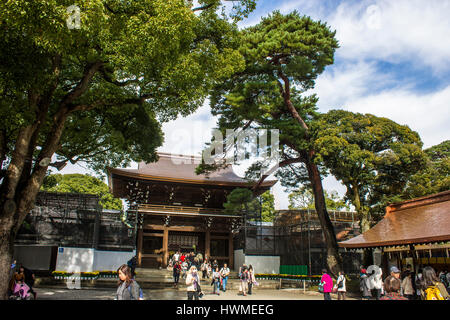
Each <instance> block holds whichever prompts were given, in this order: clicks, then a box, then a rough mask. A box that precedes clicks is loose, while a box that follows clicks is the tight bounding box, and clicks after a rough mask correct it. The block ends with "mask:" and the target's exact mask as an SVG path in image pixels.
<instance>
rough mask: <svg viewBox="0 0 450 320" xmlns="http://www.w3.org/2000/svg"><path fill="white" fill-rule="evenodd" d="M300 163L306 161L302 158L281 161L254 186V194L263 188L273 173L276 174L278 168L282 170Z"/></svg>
mask: <svg viewBox="0 0 450 320" xmlns="http://www.w3.org/2000/svg"><path fill="white" fill-rule="evenodd" d="M298 162H305V159H304V158H303V157H301V156H300V157H298V158H288V159H285V160H283V161H281V162H280V163H278V164H276V165H274V166H273V167H272V168H271V169H270V170H269V171H267V172H266V173H265V174H263V175H262V176H261V178H260V179H259V180H258V182H257V183H256V184H255V185H254V186H253V191H254V192H255V191H257V190H258V188H259V187H260V186H261V184H262V183H263V182H264V180H265V179H266V178H267V177H268V176H270V175H271V174H272V173H274V172H275V171H276V170H277V169H278V168H282V167H284V166H287V165H289V164H292V163H298Z"/></svg>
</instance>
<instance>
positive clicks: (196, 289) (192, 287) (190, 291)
mask: <svg viewBox="0 0 450 320" xmlns="http://www.w3.org/2000/svg"><path fill="white" fill-rule="evenodd" d="M186 291H187V298H188V300H192V299H195V300H199V296H200V295H203V294H202V292H201V287H200V279H199V277H198V274H197V268H196V267H195V266H192V267H191V268H190V269H189V271H188V273H187V277H186Z"/></svg>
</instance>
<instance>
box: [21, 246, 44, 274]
mask: <svg viewBox="0 0 450 320" xmlns="http://www.w3.org/2000/svg"><path fill="white" fill-rule="evenodd" d="M51 255H52V247H51V246H31V245H14V259H15V260H17V263H18V264H23V265H24V266H25V267H26V268H29V269H31V270H49V269H50V260H51Z"/></svg>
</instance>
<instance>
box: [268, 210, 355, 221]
mask: <svg viewBox="0 0 450 320" xmlns="http://www.w3.org/2000/svg"><path fill="white" fill-rule="evenodd" d="M293 213H295V215H292V214H293ZM278 214H279V215H280V216H279V217H278V221H276V222H275V223H276V224H283V223H286V222H289V223H292V224H295V223H298V222H303V221H308V220H310V221H315V220H319V217H318V215H317V213H316V211H315V210H310V211H308V210H304V209H302V210H279V211H278ZM328 215H329V217H330V220H331V222H352V223H354V222H357V221H358V220H359V219H358V215H357V214H356V213H355V212H348V211H331V210H330V211H328Z"/></svg>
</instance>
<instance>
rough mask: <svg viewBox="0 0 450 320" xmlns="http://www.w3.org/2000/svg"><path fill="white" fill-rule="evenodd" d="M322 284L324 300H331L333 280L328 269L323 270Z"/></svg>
mask: <svg viewBox="0 0 450 320" xmlns="http://www.w3.org/2000/svg"><path fill="white" fill-rule="evenodd" d="M320 282H321V283H323V299H324V300H331V294H330V293H331V290H332V289H333V279H331V276H330V275H329V274H328V273H327V269H322V278H320Z"/></svg>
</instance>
